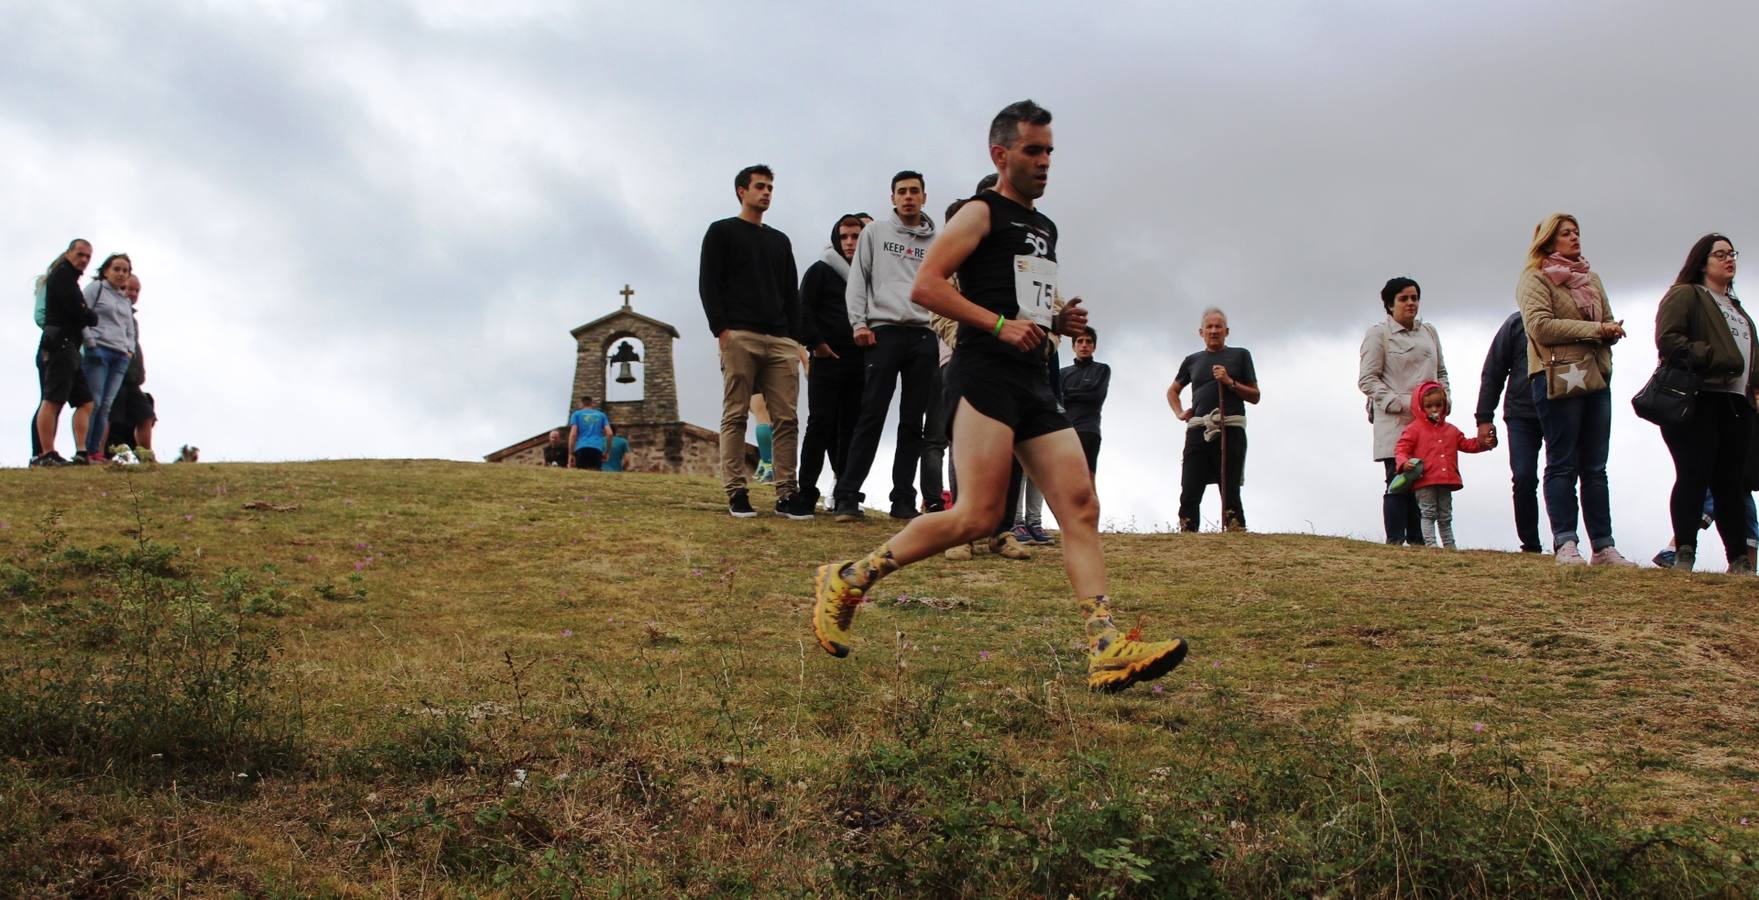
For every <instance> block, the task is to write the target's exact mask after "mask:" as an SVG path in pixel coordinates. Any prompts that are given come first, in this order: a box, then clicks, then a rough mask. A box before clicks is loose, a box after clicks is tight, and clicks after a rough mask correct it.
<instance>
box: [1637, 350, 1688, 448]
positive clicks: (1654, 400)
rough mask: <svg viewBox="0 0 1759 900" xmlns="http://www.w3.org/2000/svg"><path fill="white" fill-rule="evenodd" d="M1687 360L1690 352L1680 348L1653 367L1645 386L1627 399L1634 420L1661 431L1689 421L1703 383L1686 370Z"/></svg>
mask: <svg viewBox="0 0 1759 900" xmlns="http://www.w3.org/2000/svg"><path fill="white" fill-rule="evenodd" d="M1690 359H1691V357H1690V348H1689V347H1685V346H1682V347H1680V348H1679V349H1678V350H1675V351H1674V352H1673V356H1672V357H1670V358H1668V359H1666V360H1664V361H1663V362H1662V363H1661V365H1659V366H1656V367H1655V374H1654V375H1651V376H1649V383H1648V384H1645V385H1643V389H1642V390H1640V391H1638V392H1637V396H1635V397H1632V398H1631V408H1632V409H1634V410H1636V412H1637V417H1638V418H1640V419H1643V420H1644V421H1647V422H1653V423H1655V424H1656V425H1660V426H1661V427H1663V428H1669V427H1672V426H1675V425H1683V424H1685V423H1686V421H1687V420H1689V419H1691V418H1692V413H1693V412H1694V411H1696V410H1697V408H1698V388H1699V386H1700V385H1702V384H1703V383H1704V379H1703V377H1702V376H1700V375H1699V374H1698V373H1696V372H1693V371H1692V370H1691V369H1690V368H1689V367H1688V366H1689V364H1690ZM1676 360H1677V361H1678V364H1676Z"/></svg>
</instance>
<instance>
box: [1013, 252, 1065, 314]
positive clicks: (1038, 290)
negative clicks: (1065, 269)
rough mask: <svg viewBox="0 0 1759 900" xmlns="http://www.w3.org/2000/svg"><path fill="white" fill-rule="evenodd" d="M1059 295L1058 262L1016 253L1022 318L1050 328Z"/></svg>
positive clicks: (1016, 289)
mask: <svg viewBox="0 0 1759 900" xmlns="http://www.w3.org/2000/svg"><path fill="white" fill-rule="evenodd" d="M1056 299H1057V264H1056V262H1055V261H1054V260H1049V259H1045V258H1044V257H1042V256H1016V257H1014V302H1016V303H1018V304H1019V305H1020V318H1022V319H1025V320H1027V321H1028V322H1032V323H1034V324H1036V325H1037V326H1038V327H1040V328H1044V329H1049V328H1050V327H1051V312H1052V305H1053V304H1054V303H1055V302H1056Z"/></svg>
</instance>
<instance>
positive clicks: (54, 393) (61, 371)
mask: <svg viewBox="0 0 1759 900" xmlns="http://www.w3.org/2000/svg"><path fill="white" fill-rule="evenodd" d="M37 381H38V382H39V383H40V384H41V385H42V389H43V401H44V402H46V403H53V404H56V405H57V406H61V405H66V404H72V405H73V407H74V408H75V409H78V408H79V407H81V406H84V405H86V404H87V403H90V402H92V391H91V388H89V387H87V386H86V376H85V372H84V371H83V370H82V369H81V368H80V365H79V344H77V343H74V342H73V341H65V340H57V341H54V342H51V341H50V340H49V339H48V338H44V339H43V340H42V341H41V342H40V343H38V344H37Z"/></svg>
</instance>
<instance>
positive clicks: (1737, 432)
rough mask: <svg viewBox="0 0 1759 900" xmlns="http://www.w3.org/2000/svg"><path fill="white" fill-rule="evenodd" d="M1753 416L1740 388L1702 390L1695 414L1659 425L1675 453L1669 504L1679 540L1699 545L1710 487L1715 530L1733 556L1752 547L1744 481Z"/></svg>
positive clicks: (1669, 449)
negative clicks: (1733, 391)
mask: <svg viewBox="0 0 1759 900" xmlns="http://www.w3.org/2000/svg"><path fill="white" fill-rule="evenodd" d="M1752 417H1753V405H1752V404H1751V403H1749V402H1748V401H1747V398H1745V397H1742V396H1741V395H1739V394H1729V393H1724V392H1721V391H1699V392H1698V405H1697V408H1696V409H1695V410H1694V411H1693V413H1692V418H1690V419H1688V420H1687V421H1686V422H1684V423H1683V424H1680V425H1676V426H1672V427H1667V428H1663V429H1661V438H1662V440H1664V441H1666V442H1667V452H1668V453H1670V454H1672V455H1673V469H1674V482H1673V496H1672V498H1671V499H1670V501H1669V503H1668V509H1669V512H1671V513H1672V517H1673V537H1674V544H1675V546H1679V547H1696V546H1697V544H1698V522H1699V516H1700V515H1701V514H1702V512H1703V510H1704V490H1705V489H1706V488H1709V490H1710V496H1711V499H1713V500H1714V501H1716V533H1717V534H1718V535H1721V536H1722V546H1723V549H1724V550H1725V551H1726V552H1727V553H1728V559H1729V561H1730V562H1733V561H1734V560H1735V558H1737V557H1739V556H1742V555H1744V554H1746V553H1747V552H1748V550H1747V496H1746V494H1747V491H1746V485H1744V484H1743V483H1742V481H1743V480H1744V477H1745V466H1746V461H1747V452H1748V449H1749V448H1748V444H1749V443H1750V442H1751V440H1752V433H1753V420H1752Z"/></svg>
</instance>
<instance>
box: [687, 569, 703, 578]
mask: <svg viewBox="0 0 1759 900" xmlns="http://www.w3.org/2000/svg"><path fill="white" fill-rule="evenodd" d="M690 577H691V578H701V577H702V570H701V569H691V570H690Z"/></svg>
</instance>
